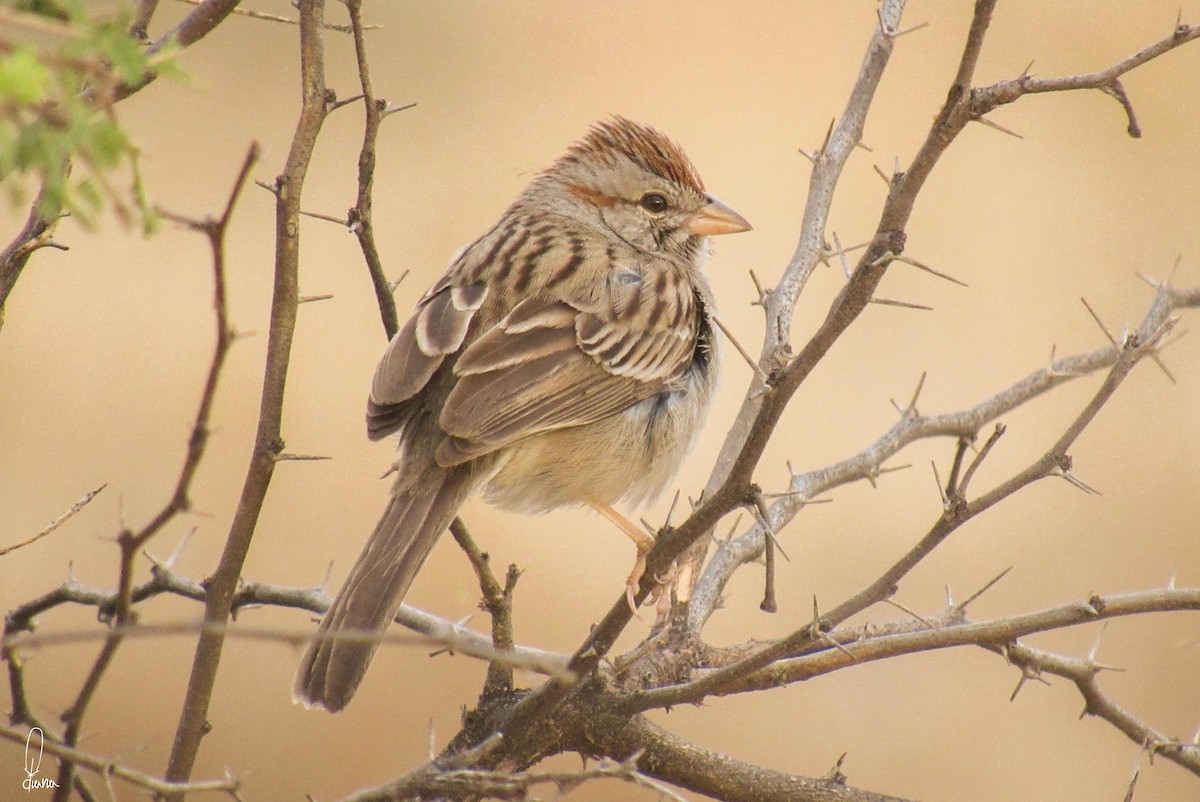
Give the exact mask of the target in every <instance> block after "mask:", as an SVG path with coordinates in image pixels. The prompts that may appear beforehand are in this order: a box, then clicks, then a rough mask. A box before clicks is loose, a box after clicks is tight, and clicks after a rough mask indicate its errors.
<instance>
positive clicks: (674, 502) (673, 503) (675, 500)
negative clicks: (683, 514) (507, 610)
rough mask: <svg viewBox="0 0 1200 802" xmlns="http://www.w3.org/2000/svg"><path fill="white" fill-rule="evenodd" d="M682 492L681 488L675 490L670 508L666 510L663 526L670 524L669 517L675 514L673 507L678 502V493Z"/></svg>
mask: <svg viewBox="0 0 1200 802" xmlns="http://www.w3.org/2000/svg"><path fill="white" fill-rule="evenodd" d="M682 492H683V491H682V490H676V491H675V498H673V499H671V508H670V509H669V510H667V520H666V523H664V524H663V525H664V526H670V525H671V518H672V517H673V516H674V515H675V507H676V506H677V505H678V504H679V494H680V493H682Z"/></svg>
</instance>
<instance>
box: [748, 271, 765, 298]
mask: <svg viewBox="0 0 1200 802" xmlns="http://www.w3.org/2000/svg"><path fill="white" fill-rule="evenodd" d="M749 273H750V280H751V281H753V282H754V289H755V291H757V292H758V300H757V301H752V302H751V304H750V305H751V306H765V305H766V301H767V292H766V290H764V289H763V286H762V284H761V283H760V282H759V280H758V276H756V275H755V274H754V271H753V270H750V271H749Z"/></svg>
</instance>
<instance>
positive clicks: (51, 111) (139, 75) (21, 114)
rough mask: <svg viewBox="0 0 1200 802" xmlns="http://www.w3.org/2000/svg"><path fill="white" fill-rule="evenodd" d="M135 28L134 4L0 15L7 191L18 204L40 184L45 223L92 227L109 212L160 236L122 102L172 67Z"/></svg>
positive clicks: (2, 161) (44, 5)
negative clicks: (73, 221) (63, 219)
mask: <svg viewBox="0 0 1200 802" xmlns="http://www.w3.org/2000/svg"><path fill="white" fill-rule="evenodd" d="M131 21H132V11H131V8H130V6H128V5H125V4H120V5H117V6H116V7H115V10H114V9H113V8H109V9H106V10H105V11H104V12H97V11H95V10H94V9H93V10H92V11H90V12H89V10H88V8H87V4H86V3H85V2H83V0H25V1H24V2H18V3H16V4H14V5H13V6H11V7H10V8H8V9H0V22H3V23H7V24H6V25H5V27H6V28H7V29H8V31H9V32H10V34H9V35H0V183H3V185H4V189H5V191H6V192H7V194H8V196H9V198H10V200H11V201H12V202H13V203H14V204H21V203H24V202H25V200H26V197H27V195H28V191H29V187H30V186H31V185H33V184H35V183H36V184H37V185H40V187H41V190H40V194H39V196H38V201H37V203H38V213H39V214H40V215H42V216H43V217H44V218H46V219H51V218H54V217H57V216H58V215H61V214H64V213H67V214H71V215H72V216H74V217H76V218H77V219H79V220H80V221H81V222H82V223H83V224H84V225H87V226H91V225H94V223H95V220H96V216H97V214H98V213H99V212H101V211H102V210H103V209H104V208H105V207H106V206H107V207H110V208H111V209H112V211H113V212H114V213H115V214H116V216H117V218H118V219H119V220H120V221H121V222H122V223H123V224H125V225H138V226H140V227H141V228H142V229H143V230H144V231H145V232H146V233H149V232H150V231H152V230H153V228H154V227H155V225H156V217H155V215H154V214H153V212H152V211H151V209H150V207H149V204H148V203H147V201H146V198H145V194H144V192H143V188H142V182H141V177H140V174H139V172H138V165H137V154H138V151H137V148H136V146H135V145H134V143H133V141H132V139H131V138H130V137H129V135H128V133H127V132H126V131H125V129H124V128H123V127H122V126H121V124H120V122H119V120H118V119H117V115H116V111H115V108H114V103H115V102H116V101H117V100H118V99H119V98H120V97H121V96H122V92H123V91H127V90H128V88H129V87H135V86H138V85H140V84H142V83H144V82H145V81H146V80H147V78H149V77H150V76H161V75H164V74H172V73H174V66H173V63H172V62H171V51H170V50H169V49H167V48H163V49H158V50H153V49H149V48H146V47H145V45H144V43H143V42H141V41H139V40H138V39H136V38H135V37H133V36H132V35H130V34H129V32H128V31H129V26H130V23H131ZM12 32H15V34H14V33H12Z"/></svg>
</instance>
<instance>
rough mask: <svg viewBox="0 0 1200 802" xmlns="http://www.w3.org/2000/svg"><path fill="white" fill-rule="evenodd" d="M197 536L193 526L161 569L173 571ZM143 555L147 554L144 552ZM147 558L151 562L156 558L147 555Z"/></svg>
mask: <svg viewBox="0 0 1200 802" xmlns="http://www.w3.org/2000/svg"><path fill="white" fill-rule="evenodd" d="M195 534H196V527H194V526H193V527H192V528H191V529H190V530H189V531H188V532H187V533H186V534H185V535H184V536H183V537H181V538H180V539H179V545H177V546H176V547H175V550H174V551H172V552H171V554H170V555H169V556H168V557H167V559H166V560H164V561H163V564H162V565H161V566H160V567H161V568H166V569H167V570H168V571H169V570H171V569H173V568H174V567H175V565H176V564H177V563H178V562H179V558H180V557H182V556H183V550H184V549H186V548H187V545H188V543H190V542H191V540H192V536H193V535H195ZM142 553H143V554H146V552H144V551H143V552H142ZM146 557H147V558H149V559H150V561H151V562H154V558H152V557H150V555H149V554H146Z"/></svg>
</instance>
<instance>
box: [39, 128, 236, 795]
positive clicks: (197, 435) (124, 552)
mask: <svg viewBox="0 0 1200 802" xmlns="http://www.w3.org/2000/svg"><path fill="white" fill-rule="evenodd" d="M257 160H258V146H257V145H252V146H251V147H250V149H249V150H248V151H247V153H246V158H245V159H244V160H243V161H242V167H241V170H240V171H239V172H238V176H237V179H236V180H235V181H234V185H233V190H232V191H231V192H230V194H229V199H228V201H227V202H226V204H225V210H224V212H223V214H222V216H221V217H220V219H217V220H211V219H210V220H205V221H189V220H186V219H184V218H179V217H173V219H175V220H177V221H179V222H183V223H185V224H186V225H189V226H190V227H192V228H194V229H196V230H198V231H202V232H203V233H204V234H205V235H206V236H207V237H208V240H209V246H210V248H211V250H212V265H213V266H212V270H213V311H214V314H215V317H216V329H217V333H216V344H215V345H214V347H213V357H212V362H211V363H210V365H209V368H208V375H207V377H206V378H205V382H204V390H203V391H202V393H201V396H200V405H199V409H198V410H197V412H196V419H195V423H194V424H193V425H192V432H191V437H190V438H189V439H188V447H187V453H186V454H185V455H184V460H183V467H182V468H181V469H180V471H179V478H178V479H177V480H176V482H175V489H174V492H173V493H172V494H171V498H170V499H169V500H168V501H167V503H166V504H165V505H164V506H163V508H162V509H161V510H160V511H159V512H158V514H157V515H155V516H154V517H153V518H152V519H151V520H150V521H149V523H147V524H146V525H145V526H144V527H142V529H141V530H140V531H138V532H136V533H135V532H131V531H128V530H125V531H122V532H121V533H120V535H118V537H117V544H118V545H119V546H120V548H121V559H120V579H119V585H118V590H117V602H116V609H115V617H116V621H117V624H118V625H127V624H129V623H131V621H132V605H133V598H132V594H133V570H134V561H135V559H136V558H137V554H138V552H139V551H141V549H142V547H144V546H145V544H146V543H147V542H149V540H150V539H151V538H152V537H154V536H155V535H156V534H158V533H159V532H160V531H162V529H163V528H164V527H165V526H166V525H167V524H168V523H170V522H171V521H172V520H173V519H174V518H175V516H177V515H178V514H180V513H182V512H186V511H187V510H188V509H189V508H190V507H191V500H190V498H189V495H188V494H189V492H190V490H191V486H192V481H193V479H194V478H195V476H196V472H197V471H198V470H199V469H200V461H201V460H202V459H203V457H204V452H205V447H206V445H207V443H208V420H209V416H210V414H211V412H212V407H213V403H214V401H215V400H216V393H217V382H218V380H219V379H220V376H221V368H222V367H223V366H224V364H225V358H226V356H227V355H228V353H229V348H230V345H231V344H232V342H233V333H232V331H231V329H230V327H229V321H228V313H227V311H226V303H225V232H226V230H227V228H228V226H229V220H230V218H231V216H232V214H233V207H234V204H235V203H236V202H237V199H238V197H239V196H240V195H241V192H242V189H243V188H244V187H245V185H246V180H247V179H248V177H249V175H250V170H251V168H252V167H253V166H254V164H255V162H256V161H257ZM122 637H123V635H122V633H121V631H120V630H119V629H114V630H110V631H109V633H108V635H107V636H106V639H105V642H104V647H103V648H102V649H101V650H100V654H99V655H98V656H97V657H96V660H95V662H94V663H93V665H92V668H91V670H90V671H89V672H88V675H87V677H86V678H85V679H84V682H83V685H82V687H81V688H80V690H79V693H78V694H77V695H76V698H75V701H74V702H73V703H72V704H71V706H70V707H69V708H68V709H67V710H66V711H65V712H64V713H63V715H62V720H63V721H64V722H65V723H66V725H67V726H66V730H65V731H64V733H63V743H64V744H65V745H67V746H71V747H73V746H75V745H76V744H77V743H78V739H79V734H80V731H81V728H82V726H83V719H84V715H85V713H86V711H87V708H88V705H89V704H90V703H91V700H92V697H93V696H94V695H95V693H96V690H97V689H98V688H99V685H100V680H101V678H102V677H103V676H104V673H105V672H106V671H107V669H108V666H109V665H110V663H111V662H112V658H113V656H114V655H115V654H116V651H117V648H118V647H119V646H120V644H121V640H122ZM74 776H75V766H74V764H73V763H72V762H71V761H69V760H63V761H60V763H59V773H58V788H57V789H56V790H55V794H54V798H55V802H61V801H62V800H65V799H66V795H67V794H68V793H69V792H70V789H71V788H72V787H73V785H74ZM175 779H176V780H177V781H182V780H186V779H187V778H175Z"/></svg>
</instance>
